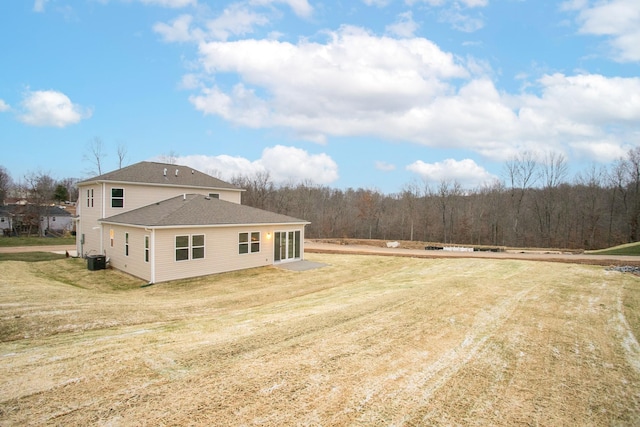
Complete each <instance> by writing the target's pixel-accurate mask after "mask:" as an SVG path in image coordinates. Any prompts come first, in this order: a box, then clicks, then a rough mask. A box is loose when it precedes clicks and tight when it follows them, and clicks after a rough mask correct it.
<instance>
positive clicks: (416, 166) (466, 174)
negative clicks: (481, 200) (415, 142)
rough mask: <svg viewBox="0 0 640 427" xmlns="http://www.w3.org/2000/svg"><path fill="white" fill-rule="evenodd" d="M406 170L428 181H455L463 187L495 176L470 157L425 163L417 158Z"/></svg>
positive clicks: (483, 182)
mask: <svg viewBox="0 0 640 427" xmlns="http://www.w3.org/2000/svg"><path fill="white" fill-rule="evenodd" d="M407 170H409V171H411V172H414V173H416V174H418V175H420V177H421V178H422V179H424V180H425V181H427V182H430V183H437V182H441V181H457V182H459V183H460V184H461V185H462V186H463V187H467V188H468V187H475V186H479V185H482V184H485V183H488V182H491V181H494V180H495V179H496V177H495V176H494V175H492V174H490V173H489V172H487V171H486V170H485V169H484V168H483V167H481V166H479V165H478V164H477V163H476V162H474V161H473V160H471V159H464V160H460V161H457V160H454V159H446V160H444V161H442V162H436V163H425V162H423V161H422V160H418V161H416V162H414V163H412V164H410V165H408V166H407Z"/></svg>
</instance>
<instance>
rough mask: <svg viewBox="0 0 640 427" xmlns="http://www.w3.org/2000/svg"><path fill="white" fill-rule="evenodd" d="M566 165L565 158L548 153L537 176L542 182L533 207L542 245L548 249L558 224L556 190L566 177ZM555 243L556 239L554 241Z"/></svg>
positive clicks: (558, 200)
mask: <svg viewBox="0 0 640 427" xmlns="http://www.w3.org/2000/svg"><path fill="white" fill-rule="evenodd" d="M567 172H568V165H567V161H566V158H565V157H564V155H562V154H558V153H555V152H549V153H547V155H546V156H545V158H544V160H543V162H542V163H540V168H539V176H540V181H541V182H542V188H541V191H538V192H537V193H536V195H537V197H535V199H534V206H535V212H536V216H537V218H538V227H539V232H540V235H541V237H542V238H543V240H542V242H541V243H542V244H543V245H544V246H547V247H550V246H552V245H553V241H554V236H556V237H557V234H556V233H555V230H556V229H555V227H557V226H558V223H559V217H558V215H559V211H558V208H559V205H560V197H559V194H558V188H559V186H560V184H562V183H563V182H564V179H565V178H566V176H567ZM556 241H557V239H556Z"/></svg>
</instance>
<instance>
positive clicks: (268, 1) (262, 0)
mask: <svg viewBox="0 0 640 427" xmlns="http://www.w3.org/2000/svg"><path fill="white" fill-rule="evenodd" d="M249 3H250V4H253V5H258V6H270V5H272V4H274V3H284V4H286V5H288V6H289V7H290V8H291V10H293V13H295V14H296V15H298V16H300V17H302V18H309V17H310V16H311V15H312V14H313V7H312V6H311V5H310V4H309V2H308V1H307V0H250V1H249Z"/></svg>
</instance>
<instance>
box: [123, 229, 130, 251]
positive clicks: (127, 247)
mask: <svg viewBox="0 0 640 427" xmlns="http://www.w3.org/2000/svg"><path fill="white" fill-rule="evenodd" d="M124 256H129V233H124Z"/></svg>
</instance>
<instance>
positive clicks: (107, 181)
mask: <svg viewBox="0 0 640 427" xmlns="http://www.w3.org/2000/svg"><path fill="white" fill-rule="evenodd" d="M101 184H115V185H139V186H142V187H168V188H194V189H199V190H202V189H206V190H215V191H237V192H243V191H246V190H245V189H244V188H230V187H209V186H201V185H190V184H184V185H177V184H160V183H146V182H137V181H113V180H110V179H100V180H90V181H82V182H80V183H78V187H86V186H88V185H101Z"/></svg>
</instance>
